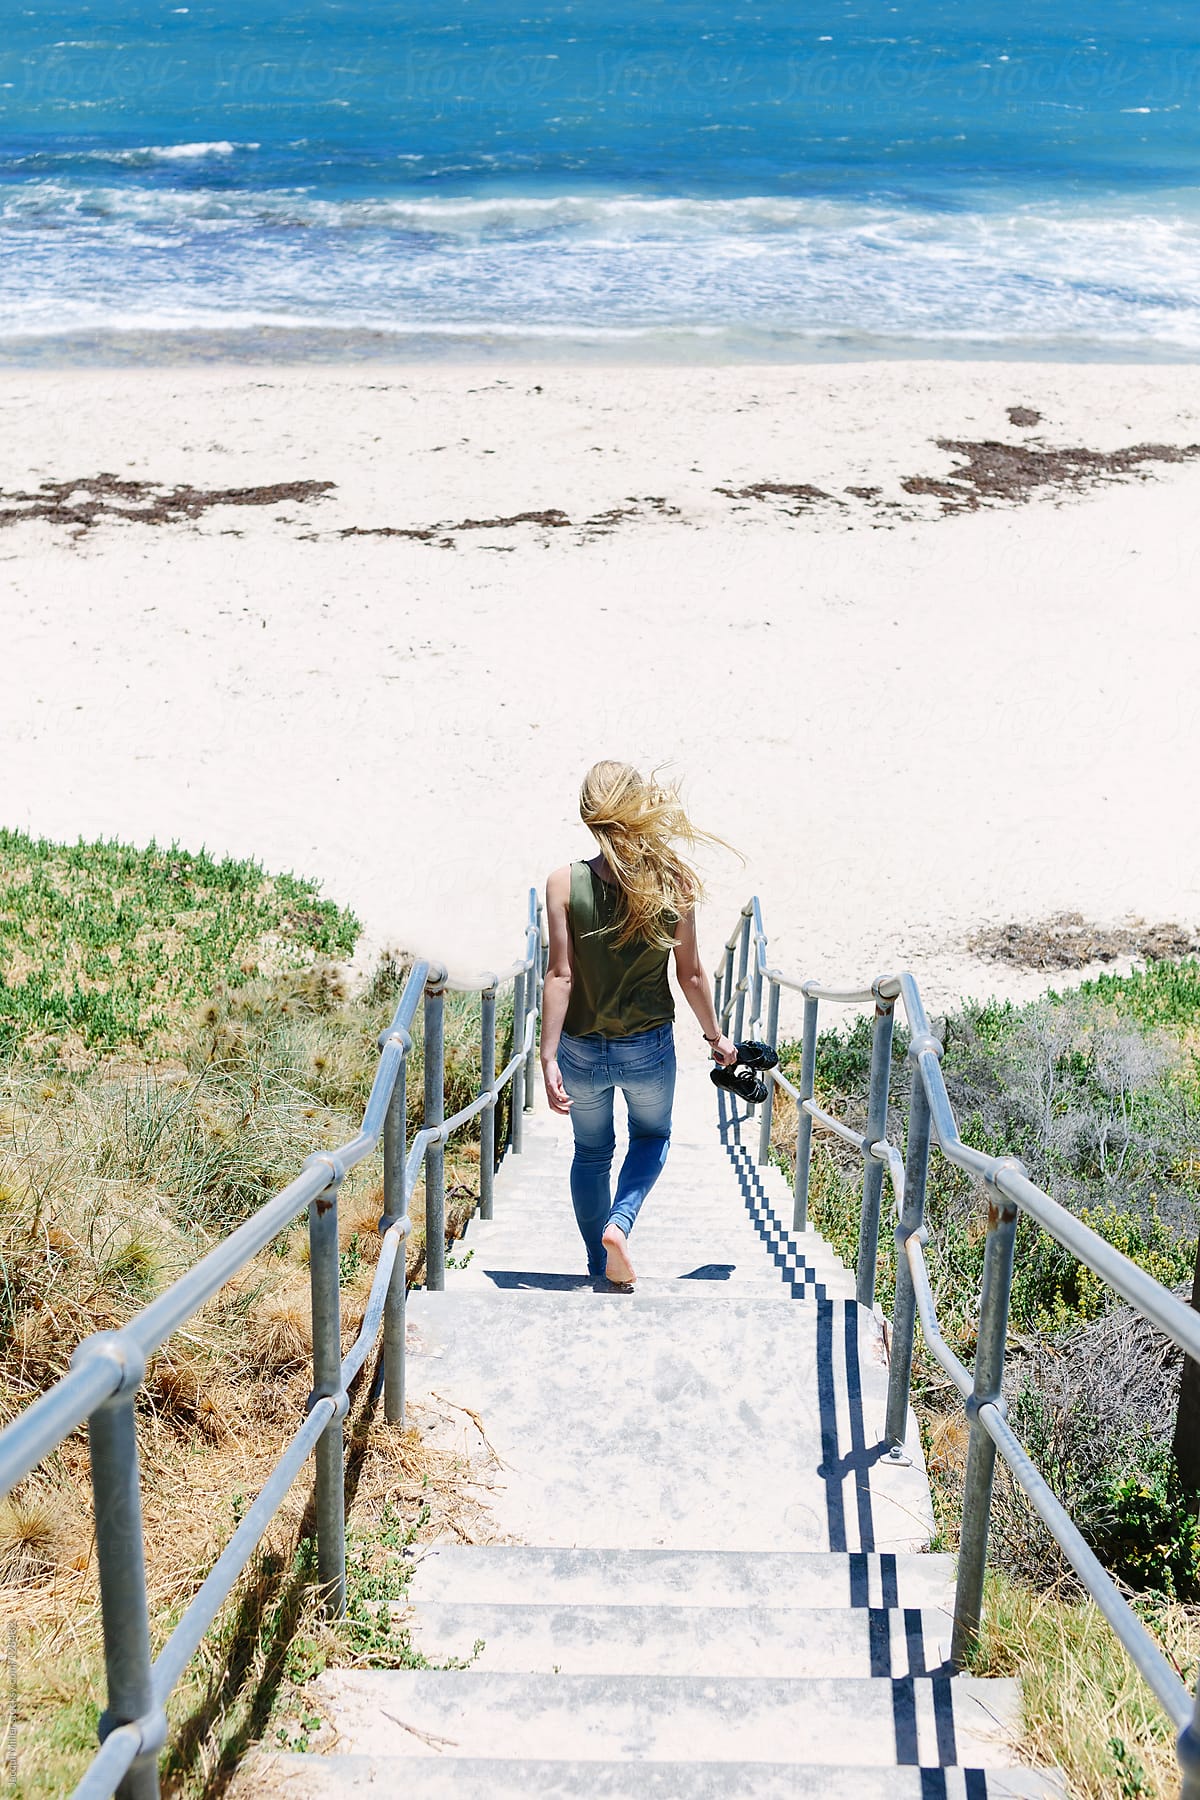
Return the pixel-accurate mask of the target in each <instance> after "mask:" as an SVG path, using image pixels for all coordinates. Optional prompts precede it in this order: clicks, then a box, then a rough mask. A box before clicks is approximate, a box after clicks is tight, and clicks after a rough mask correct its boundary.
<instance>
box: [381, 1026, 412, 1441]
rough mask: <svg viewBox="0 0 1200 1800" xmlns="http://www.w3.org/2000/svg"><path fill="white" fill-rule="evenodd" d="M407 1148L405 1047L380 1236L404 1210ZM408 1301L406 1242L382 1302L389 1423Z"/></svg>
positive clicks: (396, 1421)
mask: <svg viewBox="0 0 1200 1800" xmlns="http://www.w3.org/2000/svg"><path fill="white" fill-rule="evenodd" d="M407 1151H408V1051H407V1049H406V1050H405V1052H404V1054H403V1056H402V1057H401V1059H400V1069H399V1072H398V1073H397V1076H396V1085H395V1087H394V1088H393V1089H392V1097H391V1100H390V1101H389V1102H388V1110H387V1118H386V1119H385V1121H384V1126H383V1217H382V1219H380V1221H379V1231H380V1235H381V1236H382V1235H383V1233H384V1232H385V1231H387V1230H388V1229H389V1228H390V1227H391V1226H392V1225H394V1224H395V1223H396V1221H397V1219H401V1218H403V1216H404V1214H405V1212H406V1211H407V1210H408V1209H407V1205H406V1200H407V1196H406V1194H405V1192H404V1163H405V1158H406V1155H407ZM407 1301H408V1243H407V1240H405V1241H404V1242H402V1243H401V1245H400V1248H399V1249H398V1250H397V1252H396V1261H395V1263H394V1264H393V1266H392V1278H391V1281H390V1282H389V1283H388V1291H387V1298H386V1300H385V1301H384V1303H383V1416H384V1418H385V1419H386V1420H387V1423H388V1424H389V1425H403V1423H404V1333H405V1312H406V1309H407Z"/></svg>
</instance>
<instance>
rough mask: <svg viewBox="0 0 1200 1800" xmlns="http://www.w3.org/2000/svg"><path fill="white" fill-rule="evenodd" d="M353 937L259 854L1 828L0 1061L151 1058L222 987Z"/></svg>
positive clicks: (338, 914) (339, 950) (350, 926)
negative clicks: (70, 838)
mask: <svg viewBox="0 0 1200 1800" xmlns="http://www.w3.org/2000/svg"><path fill="white" fill-rule="evenodd" d="M359 931H360V927H359V924H358V921H357V919H355V917H354V915H353V914H352V913H350V912H348V911H346V910H345V909H343V908H340V907H337V906H335V905H334V904H333V903H332V902H331V901H329V900H322V899H321V898H320V896H319V894H318V892H317V889H316V887H315V886H314V884H313V883H312V882H310V881H301V880H298V879H297V878H296V877H295V876H293V875H266V874H265V873H264V872H263V870H262V869H261V868H260V867H259V865H258V864H257V863H255V862H238V861H234V860H232V859H230V858H221V859H218V858H214V857H211V856H208V855H207V854H206V853H205V852H203V851H201V852H199V853H198V854H192V853H190V852H188V851H186V850H181V849H179V847H178V846H177V845H174V844H173V845H172V846H171V847H170V848H169V849H159V848H158V846H157V845H155V844H151V845H149V847H148V848H146V849H144V850H135V849H132V848H130V847H129V846H128V845H125V844H118V843H111V842H99V843H91V844H86V843H83V842H82V841H80V842H79V843H77V844H52V843H48V842H47V841H46V840H45V839H44V838H30V837H26V836H25V834H24V833H22V832H18V831H6V830H0V1056H11V1055H14V1054H19V1055H20V1056H22V1057H23V1058H25V1059H33V1060H43V1059H46V1060H55V1059H58V1060H60V1061H61V1060H66V1061H70V1060H72V1059H75V1060H79V1059H83V1060H86V1059H88V1058H89V1057H91V1056H94V1055H97V1054H107V1055H112V1054H115V1053H116V1052H118V1051H122V1050H127V1049H133V1050H137V1051H141V1052H160V1053H161V1052H162V1051H164V1050H166V1049H171V1048H174V1034H175V1033H176V1031H177V1029H178V1024H179V1019H180V1015H181V1013H184V1014H186V1012H187V1010H188V1009H189V1008H192V1007H194V1006H196V1005H198V1004H199V1003H200V1002H201V1001H202V1000H204V999H206V998H207V997H208V995H210V994H211V993H212V992H213V990H214V988H216V987H217V986H218V985H222V986H227V985H229V983H230V982H231V981H234V982H237V981H242V980H248V979H250V978H251V977H253V976H258V975H272V974H277V973H279V972H281V971H283V970H286V969H296V968H303V967H305V966H306V965H307V964H308V963H310V962H311V961H312V959H313V957H314V956H325V957H338V956H348V955H349V954H350V952H351V951H352V950H353V948H354V945H355V943H356V942H357V940H358V936H359Z"/></svg>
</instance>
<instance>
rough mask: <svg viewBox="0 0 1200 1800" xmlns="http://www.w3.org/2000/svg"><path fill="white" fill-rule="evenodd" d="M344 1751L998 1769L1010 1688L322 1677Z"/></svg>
mask: <svg viewBox="0 0 1200 1800" xmlns="http://www.w3.org/2000/svg"><path fill="white" fill-rule="evenodd" d="M311 1691H313V1692H315V1695H316V1697H317V1703H318V1705H319V1706H320V1707H321V1709H322V1710H323V1711H324V1713H325V1714H326V1716H328V1717H329V1719H330V1721H331V1723H332V1724H333V1725H334V1727H335V1729H336V1730H337V1732H338V1741H339V1743H340V1744H341V1745H343V1746H344V1747H345V1749H346V1750H348V1751H352V1752H355V1753H358V1754H363V1753H366V1754H371V1755H387V1756H395V1757H399V1758H404V1757H420V1756H429V1755H437V1756H444V1757H445V1758H447V1759H449V1758H450V1757H453V1756H456V1755H466V1756H480V1755H484V1756H487V1757H490V1758H497V1757H500V1758H503V1757H506V1756H512V1757H521V1756H524V1755H525V1753H526V1752H527V1751H528V1748H529V1746H530V1744H531V1743H532V1742H535V1741H536V1743H537V1745H538V1749H539V1752H540V1754H541V1756H542V1757H544V1758H546V1759H549V1760H553V1759H555V1758H568V1759H570V1760H572V1761H586V1760H588V1759H589V1757H594V1758H596V1759H598V1760H601V1761H626V1760H628V1761H640V1760H642V1759H651V1760H662V1759H670V1760H678V1761H690V1760H693V1759H695V1760H709V1761H723V1760H731V1761H743V1760H754V1759H755V1758H760V1757H761V1758H762V1759H764V1760H783V1758H784V1757H785V1756H786V1755H787V1753H788V1752H789V1751H790V1750H792V1748H793V1747H794V1746H796V1745H797V1744H801V1743H802V1744H803V1745H804V1752H805V1757H806V1760H807V1761H808V1762H810V1763H818V1764H819V1763H822V1762H832V1763H835V1764H836V1763H838V1762H840V1761H842V1759H843V1757H844V1753H845V1744H846V1733H847V1731H852V1732H853V1733H854V1743H855V1748H856V1753H857V1755H858V1757H859V1759H860V1760H861V1761H863V1762H864V1763H868V1764H870V1763H883V1764H886V1765H888V1766H893V1767H894V1766H895V1765H896V1764H897V1763H917V1762H925V1763H928V1764H931V1765H939V1764H940V1765H943V1766H952V1765H955V1764H959V1763H970V1764H973V1765H974V1764H978V1765H979V1766H982V1767H985V1768H986V1767H1001V1768H1003V1767H1007V1766H1010V1765H1011V1764H1012V1763H1013V1762H1014V1760H1015V1751H1014V1743H1015V1739H1016V1736H1017V1732H1018V1727H1019V1719H1020V1699H1019V1690H1018V1684H1017V1683H1016V1682H1015V1681H1011V1680H980V1679H978V1678H976V1677H973V1676H966V1675H960V1676H956V1677H954V1678H953V1679H950V1678H948V1677H944V1676H942V1677H938V1676H933V1677H924V1676H908V1677H903V1678H900V1679H891V1678H886V1677H870V1676H867V1677H855V1676H783V1677H780V1676H761V1675H751V1676H690V1675H654V1674H652V1675H646V1674H638V1675H554V1674H551V1675H509V1674H493V1673H489V1672H487V1671H476V1670H473V1669H454V1670H445V1671H442V1670H438V1671H430V1670H419V1671H413V1670H402V1671H393V1670H360V1669H337V1670H334V1669H329V1670H326V1671H325V1672H324V1673H323V1674H322V1675H320V1676H318V1677H317V1679H316V1681H315V1683H314V1684H313V1689H312V1690H311Z"/></svg>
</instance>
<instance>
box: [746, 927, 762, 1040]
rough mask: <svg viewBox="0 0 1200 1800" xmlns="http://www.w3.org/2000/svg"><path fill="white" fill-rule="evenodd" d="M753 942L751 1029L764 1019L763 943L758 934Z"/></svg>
mask: <svg viewBox="0 0 1200 1800" xmlns="http://www.w3.org/2000/svg"><path fill="white" fill-rule="evenodd" d="M751 943H752V949H751V955H752V956H753V958H754V965H753V968H752V969H751V973H750V1019H749V1024H750V1027H751V1029H752V1030H753V1028H754V1026H755V1025H758V1024H760V1023H761V1021H762V984H763V972H762V945H761V944H760V943H759V941H758V938H757V936H755V937H754V938H753V939H752V940H751Z"/></svg>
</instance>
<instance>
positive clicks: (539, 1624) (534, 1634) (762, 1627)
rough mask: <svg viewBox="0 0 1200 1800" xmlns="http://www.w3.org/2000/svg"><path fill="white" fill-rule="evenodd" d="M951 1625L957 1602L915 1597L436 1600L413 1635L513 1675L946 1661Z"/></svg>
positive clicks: (802, 1671) (845, 1671) (430, 1649)
mask: <svg viewBox="0 0 1200 1800" xmlns="http://www.w3.org/2000/svg"><path fill="white" fill-rule="evenodd" d="M951 1625H952V1619H951V1615H950V1614H949V1612H942V1611H940V1610H939V1611H935V1610H933V1609H932V1608H925V1609H918V1608H915V1607H914V1608H911V1609H901V1608H898V1607H893V1608H891V1609H889V1610H885V1609H884V1608H882V1607H879V1608H875V1607H872V1608H867V1607H862V1608H859V1609H858V1610H851V1609H849V1608H846V1607H826V1608H820V1609H817V1608H804V1607H795V1606H791V1607H787V1606H759V1607H755V1606H744V1607H743V1606H688V1605H685V1606H637V1605H633V1606H621V1605H616V1606H611V1605H610V1606H579V1605H577V1604H575V1603H574V1602H571V1603H570V1604H568V1605H563V1604H558V1605H520V1606H513V1605H496V1604H492V1605H488V1604H486V1603H473V1604H469V1605H461V1604H459V1605H455V1604H454V1603H452V1602H451V1603H440V1604H433V1605H431V1604H430V1603H429V1602H428V1601H427V1602H425V1603H424V1604H423V1605H422V1606H421V1608H420V1611H419V1613H418V1614H417V1615H416V1617H415V1618H414V1620H413V1626H412V1636H413V1643H414V1644H415V1645H416V1647H417V1649H418V1650H420V1651H421V1653H422V1655H423V1656H425V1657H426V1658H427V1660H428V1661H429V1662H431V1663H445V1662H449V1661H452V1660H459V1661H462V1660H467V1661H470V1664H471V1667H472V1668H473V1669H485V1670H489V1671H493V1670H494V1671H497V1672H500V1673H504V1674H529V1675H533V1674H542V1675H552V1674H553V1675H558V1674H561V1675H615V1674H621V1675H713V1676H726V1675H772V1676H801V1675H853V1676H860V1677H861V1676H868V1675H929V1674H932V1673H933V1672H934V1671H937V1670H945V1669H946V1667H947V1665H948V1663H949V1658H950V1631H951ZM478 1643H482V1644H483V1649H482V1650H481V1651H480V1652H479V1654H478V1655H477V1656H475V1657H474V1660H472V1656H473V1650H474V1646H475V1645H476V1644H478Z"/></svg>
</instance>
